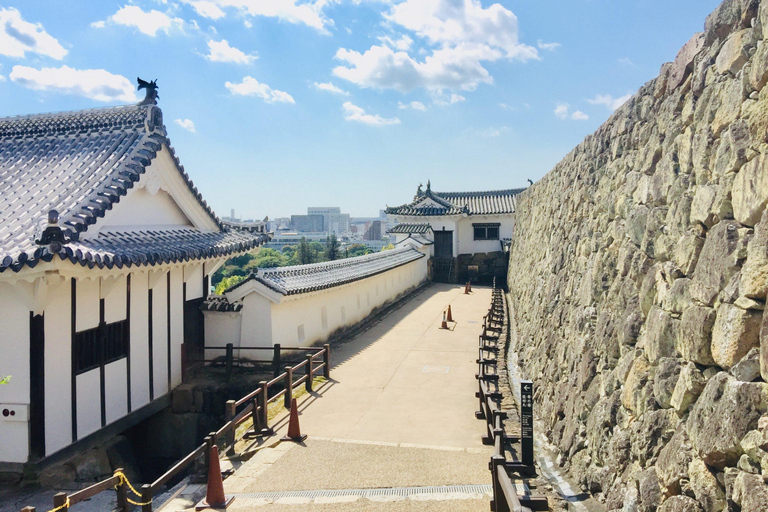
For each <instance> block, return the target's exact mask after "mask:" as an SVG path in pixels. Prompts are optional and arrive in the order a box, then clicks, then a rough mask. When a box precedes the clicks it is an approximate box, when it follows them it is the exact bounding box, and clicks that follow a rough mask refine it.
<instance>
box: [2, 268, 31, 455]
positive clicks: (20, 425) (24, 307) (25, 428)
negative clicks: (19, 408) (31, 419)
mask: <svg viewBox="0 0 768 512" xmlns="http://www.w3.org/2000/svg"><path fill="white" fill-rule="evenodd" d="M30 289H31V285H30ZM0 325H2V329H3V334H2V336H0V379H2V378H3V377H6V376H8V375H10V376H11V381H10V382H9V383H8V384H5V385H2V386H0V404H3V403H6V404H29V305H28V304H27V303H26V301H24V300H23V297H20V296H19V295H17V292H16V291H14V287H13V286H11V285H10V284H6V283H0ZM28 432H29V423H28V422H26V421H7V420H4V419H3V417H2V416H0V439H2V442H0V462H26V461H27V457H29V450H28V446H29V434H28Z"/></svg>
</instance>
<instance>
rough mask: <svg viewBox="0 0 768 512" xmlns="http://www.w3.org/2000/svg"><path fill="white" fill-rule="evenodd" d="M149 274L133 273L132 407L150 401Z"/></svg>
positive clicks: (134, 407)
mask: <svg viewBox="0 0 768 512" xmlns="http://www.w3.org/2000/svg"><path fill="white" fill-rule="evenodd" d="M147 279H148V278H147V274H146V272H134V273H133V274H131V409H133V410H136V409H138V408H139V407H141V406H142V405H145V404H147V403H149V347H148V345H147V339H148V337H147V336H148V335H147V329H148V326H149V323H148V322H149V320H148V318H147V313H148V305H147V284H148V281H147Z"/></svg>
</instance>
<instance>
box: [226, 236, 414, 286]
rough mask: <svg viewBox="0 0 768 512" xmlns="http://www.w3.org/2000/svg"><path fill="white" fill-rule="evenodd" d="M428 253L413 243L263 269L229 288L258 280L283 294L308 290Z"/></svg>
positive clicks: (338, 283)
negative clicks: (371, 252) (413, 246)
mask: <svg viewBox="0 0 768 512" xmlns="http://www.w3.org/2000/svg"><path fill="white" fill-rule="evenodd" d="M425 256H426V255H425V254H424V253H423V252H419V251H417V250H416V249H414V248H412V247H402V248H399V249H391V250H389V251H382V252H376V253H373V254H366V255H364V256H357V257H355V258H346V259H343V260H335V261H326V262H323V263H312V264H309V265H295V266H291V267H278V268H268V269H259V270H258V272H256V273H255V274H251V275H250V276H248V278H247V279H246V280H244V281H241V282H240V283H238V284H236V285H235V286H233V287H232V288H230V289H229V290H227V291H230V290H234V289H235V288H238V287H240V286H242V285H244V284H245V283H247V282H249V281H251V280H255V281H258V282H260V283H262V284H263V285H265V286H267V287H269V288H271V289H272V290H275V291H276V292H278V293H281V294H283V295H294V294H297V293H307V292H312V291H317V290H323V289H326V288H333V287H335V286H341V285H343V284H347V283H351V282H353V281H358V280H360V279H365V278H367V277H372V276H375V275H377V274H381V273H382V272H386V271H388V270H391V269H393V268H396V267H399V266H402V265H405V264H407V263H410V262H412V261H416V260H418V259H420V258H424V257H425Z"/></svg>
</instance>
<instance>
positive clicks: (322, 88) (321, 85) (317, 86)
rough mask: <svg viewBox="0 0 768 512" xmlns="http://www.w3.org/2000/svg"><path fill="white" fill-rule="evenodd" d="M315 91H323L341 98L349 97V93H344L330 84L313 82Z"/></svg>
mask: <svg viewBox="0 0 768 512" xmlns="http://www.w3.org/2000/svg"><path fill="white" fill-rule="evenodd" d="M315 89H317V90H318V91H325V92H330V93H333V94H339V95H341V96H349V93H348V92H347V91H345V90H344V89H342V88H341V87H337V86H336V85H334V84H333V83H332V82H325V83H318V82H315Z"/></svg>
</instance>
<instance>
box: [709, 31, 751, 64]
mask: <svg viewBox="0 0 768 512" xmlns="http://www.w3.org/2000/svg"><path fill="white" fill-rule="evenodd" d="M754 44H755V43H754V39H753V35H752V30H750V29H744V30H739V31H738V32H735V33H733V34H731V35H730V36H729V37H728V39H726V41H725V44H723V47H722V48H721V49H720V53H719V54H718V55H717V59H716V60H715V68H716V69H717V72H718V73H731V74H733V75H735V74H736V73H738V72H739V70H740V69H741V68H742V67H744V64H746V63H747V61H748V60H749V51H748V50H749V48H750V47H751V46H753V45H754Z"/></svg>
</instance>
